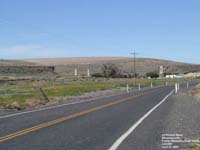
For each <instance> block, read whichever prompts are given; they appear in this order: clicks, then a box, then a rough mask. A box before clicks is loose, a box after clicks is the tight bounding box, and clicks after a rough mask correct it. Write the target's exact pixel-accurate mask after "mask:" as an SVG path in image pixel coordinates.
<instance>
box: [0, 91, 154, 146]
mask: <svg viewBox="0 0 200 150" xmlns="http://www.w3.org/2000/svg"><path fill="white" fill-rule="evenodd" d="M153 91H154V90H153ZM153 91H150V92H145V93H143V94H141V95H137V96H134V97H129V98H124V99H121V100H118V101H114V102H111V103H108V104H104V105H101V106H97V107H94V108H91V109H87V110H83V111H81V112H78V113H74V114H72V115H68V116H65V117H62V118H59V119H55V120H52V121H49V122H46V123H42V124H39V125H36V126H33V127H30V128H27V129H24V130H21V131H17V132H15V133H12V134H9V135H6V136H2V137H0V142H4V141H7V140H11V139H13V138H16V137H18V136H21V135H25V134H28V133H30V132H33V131H36V130H39V129H42V128H45V127H48V126H51V125H55V124H58V123H61V122H64V121H66V120H69V119H73V118H77V117H80V116H83V115H86V114H89V113H91V112H95V111H97V110H100V109H103V108H107V107H111V106H113V105H117V104H120V103H123V102H126V101H130V100H133V98H136V97H139V96H142V95H145V94H147V93H151V92H153Z"/></svg>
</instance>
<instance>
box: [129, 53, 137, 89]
mask: <svg viewBox="0 0 200 150" xmlns="http://www.w3.org/2000/svg"><path fill="white" fill-rule="evenodd" d="M131 55H133V59H134V61H133V62H134V67H133V73H134V84H135V86H136V55H138V53H136V52H131Z"/></svg>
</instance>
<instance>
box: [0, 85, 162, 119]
mask: <svg viewBox="0 0 200 150" xmlns="http://www.w3.org/2000/svg"><path fill="white" fill-rule="evenodd" d="M163 87H164V86H163ZM156 88H162V86H161V87H155V88H154V89H156ZM145 90H148V89H144V91H145ZM141 91H142V90H141ZM122 94H125V93H121V94H118V95H110V96H106V97H102V98H109V97H112V96H120V95H122ZM102 98H95V99H89V100H83V101H78V102H72V103H67V104H61V105H56V106H50V107H45V108H40V109H35V110H30V111H24V112H19V113H14V114H9V115H5V116H0V119H4V118H9V117H14V116H19V115H24V114H29V113H34V112H40V111H43V110H49V109H54V108H59V107H64V106H69V105H74V104H79V103H84V102H90V101H96V100H99V99H102Z"/></svg>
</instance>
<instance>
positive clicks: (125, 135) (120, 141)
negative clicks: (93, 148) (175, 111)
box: [108, 90, 174, 150]
mask: <svg viewBox="0 0 200 150" xmlns="http://www.w3.org/2000/svg"><path fill="white" fill-rule="evenodd" d="M173 92H174V90H172V91H171V92H170V93H169V94H168V95H167V96H165V98H164V99H163V100H162V101H161V102H159V103H158V104H157V105H156V106H154V107H153V108H152V109H151V110H149V111H148V112H147V113H146V114H145V115H144V116H143V117H142V118H140V119H139V120H138V121H137V122H136V123H135V124H134V125H133V126H132V127H130V128H129V129H128V131H126V132H125V133H124V134H123V135H122V136H121V137H120V138H118V139H117V140H116V141H115V143H114V144H113V145H112V146H111V147H110V148H109V149H108V150H117V148H118V147H119V146H120V144H121V143H122V142H123V141H124V140H125V139H126V138H127V137H128V136H129V135H130V134H131V133H132V132H133V131H134V130H135V129H136V128H137V127H138V126H139V125H140V124H141V123H142V122H143V121H144V120H145V119H146V118H147V117H148V116H149V115H150V114H151V113H152V112H153V111H154V110H155V109H156V108H158V107H159V106H160V105H161V104H162V103H164V102H165V101H166V100H167V98H168V97H169V96H171V95H172V94H173Z"/></svg>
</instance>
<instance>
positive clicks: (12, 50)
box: [0, 45, 77, 59]
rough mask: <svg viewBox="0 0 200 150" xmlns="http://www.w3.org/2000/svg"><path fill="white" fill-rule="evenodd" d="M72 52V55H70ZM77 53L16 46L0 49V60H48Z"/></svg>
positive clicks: (40, 47)
mask: <svg viewBox="0 0 200 150" xmlns="http://www.w3.org/2000/svg"><path fill="white" fill-rule="evenodd" d="M71 52H72V53H71ZM76 52H77V51H74V50H64V49H51V48H46V47H42V46H38V45H17V46H12V47H7V48H0V58H1V59H18V58H48V57H69V56H71V54H72V55H73V54H75V53H76Z"/></svg>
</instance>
